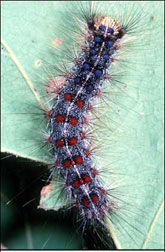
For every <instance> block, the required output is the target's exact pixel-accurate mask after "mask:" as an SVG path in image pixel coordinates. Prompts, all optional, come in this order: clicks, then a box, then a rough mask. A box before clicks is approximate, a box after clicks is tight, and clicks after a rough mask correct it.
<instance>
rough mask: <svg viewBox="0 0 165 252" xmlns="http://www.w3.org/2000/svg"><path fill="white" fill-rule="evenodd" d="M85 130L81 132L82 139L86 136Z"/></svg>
mask: <svg viewBox="0 0 165 252" xmlns="http://www.w3.org/2000/svg"><path fill="white" fill-rule="evenodd" d="M85 135H86V134H85V132H84V131H83V132H81V137H82V139H84V138H85Z"/></svg>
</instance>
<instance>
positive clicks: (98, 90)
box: [96, 88, 101, 96]
mask: <svg viewBox="0 0 165 252" xmlns="http://www.w3.org/2000/svg"><path fill="white" fill-rule="evenodd" d="M96 95H97V96H100V95H101V90H100V88H98V89H97V94H96Z"/></svg>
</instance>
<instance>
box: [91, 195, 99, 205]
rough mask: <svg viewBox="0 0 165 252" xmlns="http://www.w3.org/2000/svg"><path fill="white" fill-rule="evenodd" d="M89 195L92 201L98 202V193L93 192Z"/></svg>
mask: <svg viewBox="0 0 165 252" xmlns="http://www.w3.org/2000/svg"><path fill="white" fill-rule="evenodd" d="M90 197H91V199H92V201H93V202H94V203H96V202H98V200H99V197H98V195H97V194H95V193H93V194H91V195H90Z"/></svg>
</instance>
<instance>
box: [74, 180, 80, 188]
mask: <svg viewBox="0 0 165 252" xmlns="http://www.w3.org/2000/svg"><path fill="white" fill-rule="evenodd" d="M73 185H74V186H75V187H79V186H80V182H79V180H78V179H75V180H74V181H73Z"/></svg>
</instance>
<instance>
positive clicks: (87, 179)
mask: <svg viewBox="0 0 165 252" xmlns="http://www.w3.org/2000/svg"><path fill="white" fill-rule="evenodd" d="M83 179H84V182H85V183H89V182H90V181H91V180H92V179H91V177H90V176H89V175H84V176H83Z"/></svg>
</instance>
